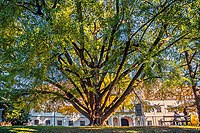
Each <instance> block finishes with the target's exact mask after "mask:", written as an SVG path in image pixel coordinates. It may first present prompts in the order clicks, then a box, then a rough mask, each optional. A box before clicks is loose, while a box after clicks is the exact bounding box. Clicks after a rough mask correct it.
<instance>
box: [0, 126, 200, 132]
mask: <svg viewBox="0 0 200 133" xmlns="http://www.w3.org/2000/svg"><path fill="white" fill-rule="evenodd" d="M170 132H171V133H200V127H191V126H187V127H186V126H179V127H52V126H23V127H22V126H10V127H0V133H170Z"/></svg>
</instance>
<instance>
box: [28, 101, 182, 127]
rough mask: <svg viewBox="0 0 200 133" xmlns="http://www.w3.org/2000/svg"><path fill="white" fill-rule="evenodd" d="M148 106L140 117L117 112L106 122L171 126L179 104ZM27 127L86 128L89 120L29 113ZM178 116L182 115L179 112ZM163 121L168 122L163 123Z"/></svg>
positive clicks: (150, 102) (53, 114)
mask: <svg viewBox="0 0 200 133" xmlns="http://www.w3.org/2000/svg"><path fill="white" fill-rule="evenodd" d="M147 102H148V104H149V106H150V107H151V106H152V107H153V108H151V109H149V110H148V111H143V114H142V115H141V116H137V115H136V112H135V109H134V110H126V109H124V110H120V111H119V110H117V111H116V112H115V113H114V114H113V115H112V116H111V117H110V118H109V119H108V121H107V124H108V125H109V126H161V125H171V124H172V123H171V122H170V121H172V120H173V115H174V112H173V111H174V110H171V111H170V110H169V109H168V108H170V107H176V106H178V105H179V104H180V103H179V102H178V101H177V100H149V101H147ZM30 115H31V117H30V121H29V123H28V124H29V125H43V126H45V125H46V126H86V125H88V124H89V120H88V119H87V118H86V117H84V116H83V115H81V114H75V113H74V114H72V115H62V114H61V113H57V112H47V113H44V112H40V113H38V112H34V110H32V111H31V112H30ZM180 115H183V113H182V112H181V113H180ZM163 121H169V122H165V123H163Z"/></svg>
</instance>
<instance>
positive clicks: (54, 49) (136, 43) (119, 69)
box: [0, 0, 199, 125]
mask: <svg viewBox="0 0 200 133" xmlns="http://www.w3.org/2000/svg"><path fill="white" fill-rule="evenodd" d="M193 5H195V6H197V7H198V5H199V2H198V1H190V0H183V1H179V0H169V1H162V0H159V1H157V0H155V1H154V0H153V1H151V2H150V1H134V0H133V1H129V0H124V1H120V0H114V1H101V0H100V1H96V0H74V1H73V0H68V1H57V0H55V1H49V0H46V1H45V0H30V1H23V0H21V1H19V0H13V1H2V2H1V8H0V10H1V16H2V18H3V19H1V27H0V29H1V33H0V34H1V37H0V42H1V43H2V45H1V48H2V50H1V54H0V56H1V58H2V60H1V62H0V64H1V66H0V68H1V69H2V71H3V72H4V73H3V74H2V75H1V79H2V80H3V81H5V84H9V86H12V85H14V86H12V87H14V88H17V89H18V90H19V89H20V91H21V92H22V89H24V92H23V93H25V94H27V92H30V90H29V89H31V88H35V87H38V85H44V84H51V85H52V86H54V89H53V90H51V91H49V89H47V90H41V92H40V93H41V94H44V93H51V94H52V95H55V96H58V97H62V98H63V99H64V100H67V101H69V102H70V103H71V104H72V105H73V106H74V107H75V108H76V109H77V110H78V111H79V112H80V113H81V114H83V115H84V116H86V117H87V118H88V119H89V120H90V125H94V124H97V125H101V124H103V123H104V122H105V121H106V120H107V119H108V118H109V116H110V115H111V114H112V113H113V112H114V111H115V110H116V109H117V108H118V107H119V106H120V104H121V103H122V102H123V101H124V100H125V99H126V97H127V96H128V95H129V94H130V93H131V92H132V90H133V89H134V88H135V87H136V86H137V85H138V83H139V80H138V79H143V78H153V77H156V76H159V75H157V74H158V73H156V72H154V70H159V68H161V64H162V60H167V58H168V57H165V56H163V54H162V52H163V51H167V50H170V47H172V46H174V45H175V44H177V42H179V41H180V40H181V39H183V38H185V37H187V36H189V35H190V32H188V31H187V30H182V29H181V26H182V25H185V24H190V22H188V21H187V20H190V19H191V18H195V17H196V16H195V15H194V13H191V12H188V10H187V9H189V8H190V7H192V6H193ZM194 12H197V11H196V10H194ZM186 22H187V23H186ZM107 75H111V77H113V79H112V80H111V81H110V82H109V83H108V84H106V85H105V86H104V85H103V83H104V81H105V80H106V77H107ZM128 76H130V77H131V79H130V80H129V82H128V83H127V84H125V85H124V86H123V87H124V89H123V90H121V91H120V93H117V92H118V91H114V89H119V88H115V87H116V86H117V85H118V84H120V83H121V82H122V81H123V80H125V79H127V77H128ZM8 79H10V81H12V82H11V83H9V82H7V81H8ZM66 81H67V82H69V83H70V85H72V87H71V88H68V86H66V85H64V84H62V83H63V82H66ZM36 92H37V93H39V91H38V90H37V91H36ZM113 94H115V95H116V97H115V98H114V99H113V100H112V101H111V102H110V103H109V104H108V101H109V100H108V99H109V98H110V97H112V95H113Z"/></svg>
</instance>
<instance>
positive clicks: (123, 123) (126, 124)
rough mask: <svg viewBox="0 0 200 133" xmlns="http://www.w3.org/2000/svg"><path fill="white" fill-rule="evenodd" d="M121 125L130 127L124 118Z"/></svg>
mask: <svg viewBox="0 0 200 133" xmlns="http://www.w3.org/2000/svg"><path fill="white" fill-rule="evenodd" d="M121 125H122V126H129V123H128V120H127V119H124V118H122V119H121Z"/></svg>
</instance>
